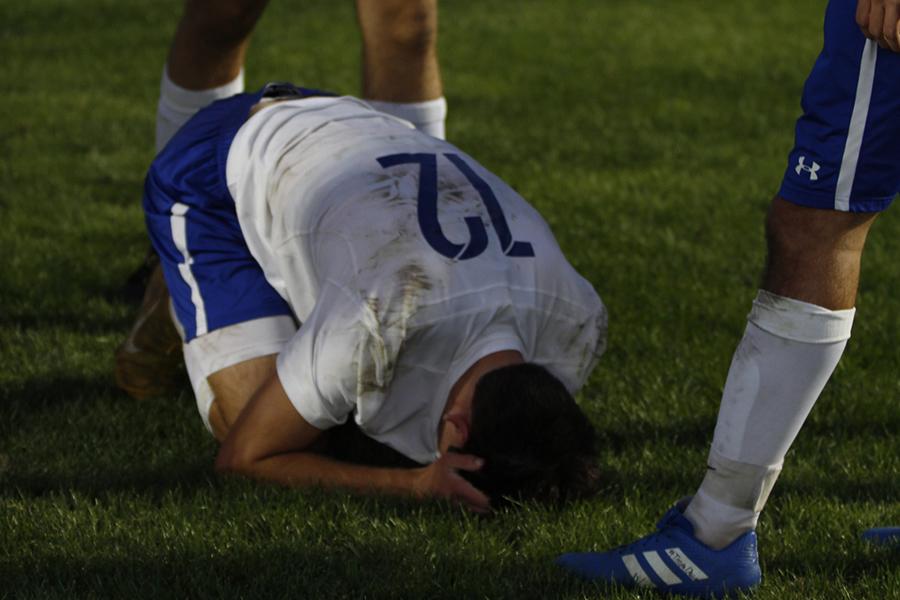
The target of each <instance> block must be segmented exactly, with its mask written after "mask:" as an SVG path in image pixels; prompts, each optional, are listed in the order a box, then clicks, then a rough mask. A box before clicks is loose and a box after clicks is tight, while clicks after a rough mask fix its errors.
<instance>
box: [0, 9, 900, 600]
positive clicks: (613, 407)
mask: <svg viewBox="0 0 900 600" xmlns="http://www.w3.org/2000/svg"><path fill="white" fill-rule="evenodd" d="M824 5H825V1H824V0H815V1H813V0H794V1H792V2H767V3H758V4H754V5H753V6H752V7H751V6H750V3H746V2H745V3H725V2H722V3H713V2H705V1H703V0H645V1H642V2H597V1H592V0H554V1H552V2H551V1H549V0H545V1H539V0H520V1H519V2H515V3H513V2H492V3H486V2H476V1H474V0H445V1H444V2H443V6H442V13H441V40H440V50H441V58H442V66H443V70H444V79H445V86H446V91H447V97H448V101H449V104H450V114H449V120H448V136H449V139H450V140H451V141H454V142H455V143H457V144H458V145H459V146H461V147H462V148H463V149H465V150H466V151H468V152H469V153H471V154H472V155H474V156H475V157H476V158H478V159H479V160H480V161H481V162H482V163H483V164H485V165H486V166H487V167H488V168H491V169H492V170H493V171H495V172H496V173H498V174H499V175H500V176H502V177H504V178H505V179H506V180H507V181H509V182H510V183H511V184H512V185H513V186H515V187H516V188H517V189H518V190H519V191H520V192H521V193H522V194H523V195H524V196H525V197H526V198H528V199H529V200H530V201H531V202H532V203H533V204H535V205H536V206H537V207H538V209H539V210H541V211H542V212H543V214H544V215H545V216H546V218H547V220H548V221H549V222H550V224H551V225H552V227H553V229H554V231H555V233H556V235H557V237H558V239H559V242H560V244H561V245H562V247H563V249H564V250H565V251H566V253H567V254H568V256H569V257H570V260H571V261H572V262H573V263H574V264H575V266H576V267H577V268H578V269H579V270H580V271H581V272H582V273H583V274H584V275H585V276H586V277H587V278H588V279H589V280H591V281H592V282H593V283H594V285H595V287H596V288H597V290H598V291H599V292H600V294H601V296H603V298H604V300H605V301H606V303H607V305H608V307H609V311H610V346H609V351H608V353H607V354H606V356H605V357H604V359H603V360H602V361H601V364H600V366H599V367H598V369H597V370H596V371H595V373H594V375H593V376H592V378H591V380H590V382H589V385H588V386H587V387H586V388H585V389H584V390H583V392H582V393H581V396H580V401H581V403H582V405H583V406H584V407H585V409H586V410H587V411H588V413H589V415H590V416H591V418H592V420H593V421H594V423H595V424H596V426H597V428H598V429H599V432H600V437H601V449H600V461H601V464H602V467H603V471H604V477H605V480H606V482H607V485H606V486H605V488H604V490H603V491H602V493H601V494H600V495H599V497H597V498H595V499H593V500H591V501H588V502H583V503H579V504H576V505H573V506H571V507H569V508H566V509H564V510H561V511H549V510H546V509H543V508H539V507H536V506H524V507H520V508H517V509H514V510H509V511H505V512H502V513H500V514H497V515H495V516H493V517H491V518H487V519H482V518H476V517H473V516H471V515H469V514H466V513H464V512H463V511H461V510H459V509H456V508H453V507H450V506H447V505H443V504H439V503H434V504H426V505H415V504H411V503H406V502H402V501H395V500H384V499H375V498H355V497H350V496H347V495H344V494H340V493H338V494H325V493H320V492H299V491H295V490H285V489H279V488H274V487H268V486H263V485H258V484H254V483H249V482H244V481H234V480H227V481H223V480H220V479H219V478H217V477H216V476H215V475H214V473H213V472H212V469H211V464H212V460H213V457H214V453H215V450H216V446H215V444H214V442H213V441H212V440H211V439H210V437H209V436H208V435H207V434H206V432H205V430H204V429H203V426H202V425H201V422H200V419H199V418H198V417H197V415H196V409H195V408H194V402H193V398H192V395H191V392H190V390H189V389H188V387H185V388H184V389H183V390H182V391H181V392H180V393H179V394H178V395H176V396H173V397H169V398H160V399H158V400H154V401H151V402H144V403H138V402H135V401H132V400H130V399H129V398H128V397H126V396H125V395H124V394H123V393H121V392H119V391H118V390H117V389H116V388H115V386H114V384H113V380H112V375H111V367H112V352H113V349H114V348H115V346H116V345H117V343H118V342H119V341H120V339H121V338H122V336H123V333H124V332H125V331H126V329H127V327H128V325H129V323H130V318H131V314H132V310H133V308H132V307H131V306H129V305H128V304H127V303H126V302H125V301H124V300H123V299H122V298H121V297H120V295H119V289H120V287H121V284H122V283H123V281H124V280H125V278H126V276H127V275H128V274H129V272H130V271H131V270H132V269H133V268H134V267H135V266H136V265H137V263H138V262H139V260H140V258H141V257H142V254H143V252H144V250H145V247H146V238H145V234H144V230H143V221H142V215H141V211H140V206H139V197H140V189H141V182H142V179H143V174H144V171H145V169H146V167H147V165H148V164H149V162H150V160H151V159H152V131H153V119H154V114H155V103H156V98H157V86H158V81H159V73H160V69H161V66H162V60H163V57H164V55H165V51H166V48H167V44H168V41H169V38H170V35H171V32H172V31H173V28H174V25H175V22H176V20H177V18H178V15H179V13H180V3H179V2H178V1H176V0H163V1H160V2H150V1H148V0H140V1H138V0H131V1H128V2H114V1H113V0H77V1H76V0H4V1H3V2H0V56H2V57H3V58H2V63H0V64H2V66H0V115H2V118H0V256H2V259H0V596H4V597H5V596H8V597H16V598H18V597H22V598H44V597H59V598H70V597H129V598H161V597H201V596H206V597H247V598H282V597H284V598H332V597H333V598H364V597H365V598H395V597H397V598H399V597H406V598H557V597H559V598H582V597H584V598H588V597H591V598H593V597H609V598H634V597H648V596H647V595H646V594H645V595H643V596H640V595H637V594H634V593H632V592H627V591H623V590H607V589H604V588H602V587H598V586H594V585H591V584H585V583H581V582H579V581H575V580H572V579H570V578H567V577H565V576H564V575H563V574H562V573H560V572H558V571H557V570H556V569H555V568H554V567H553V565H552V563H551V559H552V557H553V556H555V555H556V554H558V553H559V552H562V551H567V550H582V549H602V548H606V547H609V546H612V545H617V544H619V543H623V542H626V541H630V540H631V539H632V538H634V537H636V536H638V535H641V534H643V533H645V532H647V531H648V530H649V529H650V528H651V527H652V526H653V524H654V523H655V520H656V519H657V518H658V517H659V516H660V515H661V514H662V513H663V512H664V510H665V509H666V508H667V506H668V505H669V504H670V503H671V502H673V501H674V500H675V499H677V498H678V497H680V496H681V495H684V494H688V493H690V492H692V491H693V489H694V488H695V486H696V485H697V483H699V481H700V478H701V477H702V473H703V471H704V466H705V462H704V461H705V454H706V451H707V446H708V443H709V439H710V437H711V435H712V429H713V424H714V422H715V415H716V411H717V407H718V401H719V394H720V391H721V387H722V385H723V383H724V378H725V373H726V370H727V368H728V364H729V362H730V359H731V353H732V351H733V349H734V346H735V344H736V343H737V341H738V339H739V337H740V335H741V331H742V330H743V327H744V323H745V315H746V313H747V311H748V309H749V306H750V300H751V299H752V297H753V296H754V294H755V290H756V288H757V280H758V277H759V271H760V268H761V265H762V261H763V252H764V246H763V234H762V220H763V215H764V212H765V209H766V207H767V204H768V200H769V198H770V197H771V195H772V193H773V192H774V191H775V190H776V189H777V185H778V183H779V181H780V178H781V174H782V171H783V169H784V156H785V155H786V153H787V151H788V150H789V148H790V145H791V141H792V134H793V121H794V119H795V117H796V115H797V113H798V110H799V106H798V101H799V94H800V90H801V87H802V83H803V80H804V78H805V76H806V74H807V73H808V70H809V67H810V65H811V63H812V61H813V59H814V57H815V55H816V53H817V51H818V48H819V46H820V44H821V33H820V29H821V19H822V14H823V10H824ZM358 53H359V52H358V40H357V33H356V29H355V26H354V21H353V8H352V3H351V2H349V0H346V1H344V2H333V1H325V0H309V1H304V2H300V1H297V2H294V1H291V0H274V1H273V2H272V6H271V7H270V8H269V10H268V12H267V14H266V15H265V16H264V18H263V20H262V22H261V24H260V26H259V28H258V30H257V36H256V38H255V42H254V46H253V48H252V49H251V54H250V57H249V63H248V66H247V76H248V86H249V87H255V86H258V85H260V84H262V83H264V82H265V81H267V80H269V79H293V80H295V81H297V82H299V83H305V84H308V85H313V86H319V87H324V88H329V89H336V90H342V91H347V92H351V93H354V92H356V91H357V90H358V74H357V73H358ZM895 210H896V209H895ZM898 256H900V220H898V217H897V215H896V213H895V212H892V211H888V213H886V214H885V215H884V216H883V217H882V218H881V219H880V221H879V222H878V223H876V226H875V228H874V230H873V233H872V236H871V238H870V242H869V246H868V249H867V254H866V258H865V261H864V269H863V271H864V272H863V278H862V287H861V291H860V296H859V302H858V308H859V312H858V315H857V320H856V324H855V329H854V337H853V340H852V341H851V343H850V346H849V350H848V352H847V353H846V355H845V357H844V359H843V361H842V363H841V364H840V366H839V368H838V370H837V372H836V374H835V376H834V377H833V379H832V381H831V383H830V384H829V386H828V388H827V389H826V391H825V393H824V394H823V396H822V398H821V399H820V402H819V404H818V406H817V407H816V409H815V410H814V412H813V415H812V417H811V419H810V421H809V423H808V424H807V426H806V428H805V429H804V431H803V432H802V434H801V436H800V438H799V440H798V442H797V443H796V444H795V446H794V448H793V449H792V451H791V452H790V454H789V456H788V459H787V462H786V470H785V472H784V474H783V476H782V478H781V481H780V483H779V486H778V487H777V489H776V490H775V492H774V494H773V495H772V498H771V500H770V504H769V508H768V509H767V512H766V513H765V514H764V515H763V518H762V520H761V523H760V527H759V534H760V538H761V542H760V546H761V552H762V563H763V571H764V577H765V581H764V585H763V587H762V588H761V589H760V590H759V592H758V594H757V595H756V597H757V598H760V599H778V600H782V599H809V598H828V599H831V598H853V599H858V598H873V599H874V598H877V599H883V598H900V564H898V558H900V557H898V554H897V553H896V552H895V553H889V552H885V551H877V550H873V549H871V548H867V547H865V546H864V545H863V544H862V543H861V542H859V541H858V534H859V532H860V531H861V530H862V529H864V528H866V527H870V526H874V525H879V524H890V523H891V522H893V524H898V521H900V436H898V435H897V434H898V432H900V409H898V396H900V379H898V375H897V374H898V373H900V352H898V351H897V340H898V339H900V320H898V318H897V315H900V294H898V293H897V290H898V289H900V272H898V269H897V262H896V261H897V257H898Z"/></svg>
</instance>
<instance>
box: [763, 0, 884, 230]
mask: <svg viewBox="0 0 900 600" xmlns="http://www.w3.org/2000/svg"><path fill="white" fill-rule="evenodd" d="M855 12H856V0H831V2H830V3H829V5H828V10H827V12H826V15H825V45H824V48H823V49H822V53H821V54H820V55H819V58H818V60H817V61H816V64H815V66H814V67H813V70H812V73H811V74H810V76H809V79H808V80H807V81H806V86H805V87H804V89H803V113H804V114H803V116H802V117H800V119H799V120H798V121H797V131H796V140H795V146H794V149H793V151H792V152H791V153H790V155H789V158H788V167H787V170H786V171H785V175H784V181H783V182H782V185H781V190H780V192H779V195H780V196H781V197H782V198H784V199H785V200H788V201H790V202H793V203H795V204H800V205H803V206H811V207H814V208H831V209H835V210H841V211H851V212H874V211H880V210H884V209H885V208H887V206H888V205H889V204H890V203H891V201H892V200H893V199H894V197H895V196H896V195H897V194H898V193H900V54H895V53H893V52H891V51H889V50H884V49H881V48H879V47H878V45H877V44H876V43H875V42H873V41H871V40H867V39H866V38H865V37H864V36H863V34H862V33H861V32H860V30H859V27H857V25H856V21H855Z"/></svg>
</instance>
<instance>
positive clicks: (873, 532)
mask: <svg viewBox="0 0 900 600" xmlns="http://www.w3.org/2000/svg"><path fill="white" fill-rule="evenodd" d="M862 539H864V540H865V541H867V542H871V543H873V544H878V545H881V546H897V547H900V527H874V528H872V529H866V530H865V531H863V534H862Z"/></svg>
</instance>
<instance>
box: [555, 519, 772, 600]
mask: <svg viewBox="0 0 900 600" xmlns="http://www.w3.org/2000/svg"><path fill="white" fill-rule="evenodd" d="M657 529H658V531H657V532H656V533H651V534H650V535H648V536H646V537H643V538H641V539H639V540H637V541H636V542H633V543H631V544H627V545H625V546H619V547H618V548H614V549H613V550H610V551H608V552H583V553H571V554H563V555H562V556H560V557H559V558H557V559H556V563H557V564H558V565H560V566H561V567H563V568H564V569H567V570H569V571H571V572H573V573H575V574H577V575H580V576H581V577H584V578H586V579H591V580H595V581H607V582H610V583H616V584H619V585H624V586H627V587H647V588H656V589H657V590H659V591H660V592H663V593H669V594H678V595H684V596H699V597H706V598H724V597H727V596H729V595H731V594H735V593H737V592H746V591H749V590H750V589H751V588H752V587H754V586H755V585H757V584H758V583H759V582H760V580H761V579H762V573H761V572H760V570H759V559H758V557H757V552H756V533H754V532H753V531H748V532H747V533H745V534H743V535H742V536H740V537H739V538H738V539H736V540H735V541H734V542H732V543H731V544H730V545H729V546H726V547H725V548H723V549H721V550H713V549H712V548H710V547H709V546H706V545H705V544H703V543H702V542H700V541H699V540H698V539H697V538H695V537H694V526H693V525H692V524H691V523H690V521H688V520H687V519H686V518H684V515H682V514H681V510H680V509H679V508H678V507H677V506H676V507H673V508H672V509H670V510H669V512H667V513H666V514H665V516H663V518H662V519H661V520H660V522H659V524H658V525H657Z"/></svg>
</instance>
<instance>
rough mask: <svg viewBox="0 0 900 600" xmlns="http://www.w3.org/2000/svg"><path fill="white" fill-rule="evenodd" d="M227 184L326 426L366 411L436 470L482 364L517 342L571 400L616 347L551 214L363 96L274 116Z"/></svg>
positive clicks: (360, 417)
mask: <svg viewBox="0 0 900 600" xmlns="http://www.w3.org/2000/svg"><path fill="white" fill-rule="evenodd" d="M379 159H380V160H379ZM227 180H228V189H229V191H230V192H231V195H232V197H233V198H234V199H235V202H236V205H237V214H238V220H239V221H240V225H241V229H242V231H243V234H244V236H245V238H246V241H247V245H248V246H249V248H250V251H251V252H252V254H253V256H254V257H255V258H256V260H257V261H258V262H259V264H260V265H261V266H262V269H263V271H264V273H265V275H266V278H267V279H268V281H269V282H270V283H271V284H272V286H273V287H274V288H275V289H276V290H277V291H278V292H279V293H280V294H281V295H282V296H283V297H284V298H285V299H286V300H287V302H288V303H289V304H290V306H291V307H292V308H293V310H294V312H295V314H296V317H297V319H298V320H299V321H301V322H302V325H301V327H300V329H299V331H298V332H297V334H296V335H295V336H294V337H293V338H292V339H291V340H290V341H289V342H288V344H287V345H286V347H285V348H284V349H283V351H282V352H281V353H280V354H279V356H278V361H277V369H278V376H279V378H280V380H281V383H282V385H283V386H284V389H285V391H286V392H287V395H288V397H289V398H290V400H291V402H292V403H293V405H294V407H295V408H296V409H297V410H298V411H299V413H300V414H301V415H302V416H303V418H304V419H306V421H308V422H309V423H310V424H311V425H313V426H315V427H317V428H320V429H327V428H329V427H332V426H334V425H337V424H340V423H343V422H344V421H345V420H346V419H347V417H348V416H349V415H351V414H353V415H355V417H354V418H355V419H356V421H357V423H358V424H359V426H360V428H361V429H362V430H363V431H364V432H365V433H366V434H367V435H369V436H370V437H372V438H374V439H376V440H378V441H380V442H382V443H385V444H387V445H389V446H391V447H393V448H394V449H396V450H398V451H399V452H401V453H403V454H404V455H406V456H408V457H410V458H412V459H413V460H415V461H418V462H420V463H428V462H432V461H434V460H435V459H436V458H437V457H438V451H437V437H438V429H439V425H440V419H441V415H442V413H443V411H444V408H445V405H446V403H447V399H448V396H449V393H450V389H451V387H452V386H453V384H454V383H455V382H456V381H457V380H458V379H459V378H460V377H461V376H462V375H463V373H464V372H465V371H466V370H467V369H469V367H471V366H472V365H473V364H474V363H475V362H476V361H477V360H479V359H481V358H483V357H484V356H486V355H488V354H491V353H494V352H497V351H501V350H516V351H518V352H520V353H521V354H522V355H523V356H524V358H525V360H527V361H530V362H535V363H537V364H540V365H543V366H544V367H546V368H547V369H549V370H550V371H551V372H552V373H553V374H554V375H556V376H557V377H558V378H559V379H560V380H561V381H562V382H563V383H564V384H565V385H566V387H567V388H568V389H569V390H570V391H572V392H573V393H574V392H575V391H576V390H577V389H579V388H580V387H581V386H582V385H583V384H584V382H585V380H586V378H587V376H588V374H589V373H590V371H591V369H592V368H593V367H594V364H595V363H596V360H597V358H598V357H599V356H600V354H601V353H602V352H603V350H604V348H605V337H606V336H605V334H606V311H605V308H604V306H603V304H602V303H601V301H600V298H599V297H598V296H597V294H596V292H595V291H594V289H593V288H592V287H591V285H590V284H589V283H588V282H587V281H586V280H585V279H583V278H582V277H581V276H580V275H578V273H577V272H576V271H575V270H574V269H573V268H572V266H571V265H569V263H568V262H567V261H566V260H565V258H564V257H563V255H562V252H561V251H560V249H559V246H558V245H557V243H556V241H555V239H554V238H553V235H552V234H551V232H550V229H549V228H548V226H547V224H546V223H545V222H544V220H543V219H542V218H541V217H540V215H538V213H537V212H536V211H535V210H534V209H533V208H532V207H531V206H529V205H528V204H527V203H526V202H525V201H524V200H523V199H522V198H521V197H520V196H519V195H518V194H517V193H516V192H514V191H513V190H512V189H511V188H510V187H509V186H507V185H506V184H504V183H503V182H502V181H501V180H500V179H498V178H497V177H496V176H494V175H492V174H491V173H490V172H488V171H487V170H486V169H484V168H483V167H481V166H480V165H479V164H478V163H477V162H475V161H474V160H473V159H472V158H470V157H469V156H467V155H466V154H464V153H463V152H461V151H460V150H459V149H457V148H456V147H454V146H453V145H451V144H449V143H447V142H445V141H442V140H439V139H436V138H432V137H430V136H428V135H425V134H423V133H421V132H418V131H416V130H415V129H414V128H413V127H412V125H411V124H409V123H407V122H406V121H402V120H399V119H396V118H393V117H390V116H388V115H385V114H383V113H379V112H376V111H375V110H374V109H372V108H371V107H370V106H369V105H367V104H366V103H364V102H362V101H360V100H357V99H354V98H349V97H344V98H307V99H300V100H292V101H287V102H282V103H278V104H275V105H273V106H271V107H268V108H265V109H263V110H261V111H259V112H258V113H257V114H256V115H254V116H253V117H251V118H250V119H249V120H248V121H247V122H246V123H245V124H244V126H243V127H242V128H241V129H240V131H239V132H238V134H237V136H236V137H235V139H234V142H233V143H232V146H231V149H230V152H229V154H228V162H227Z"/></svg>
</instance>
